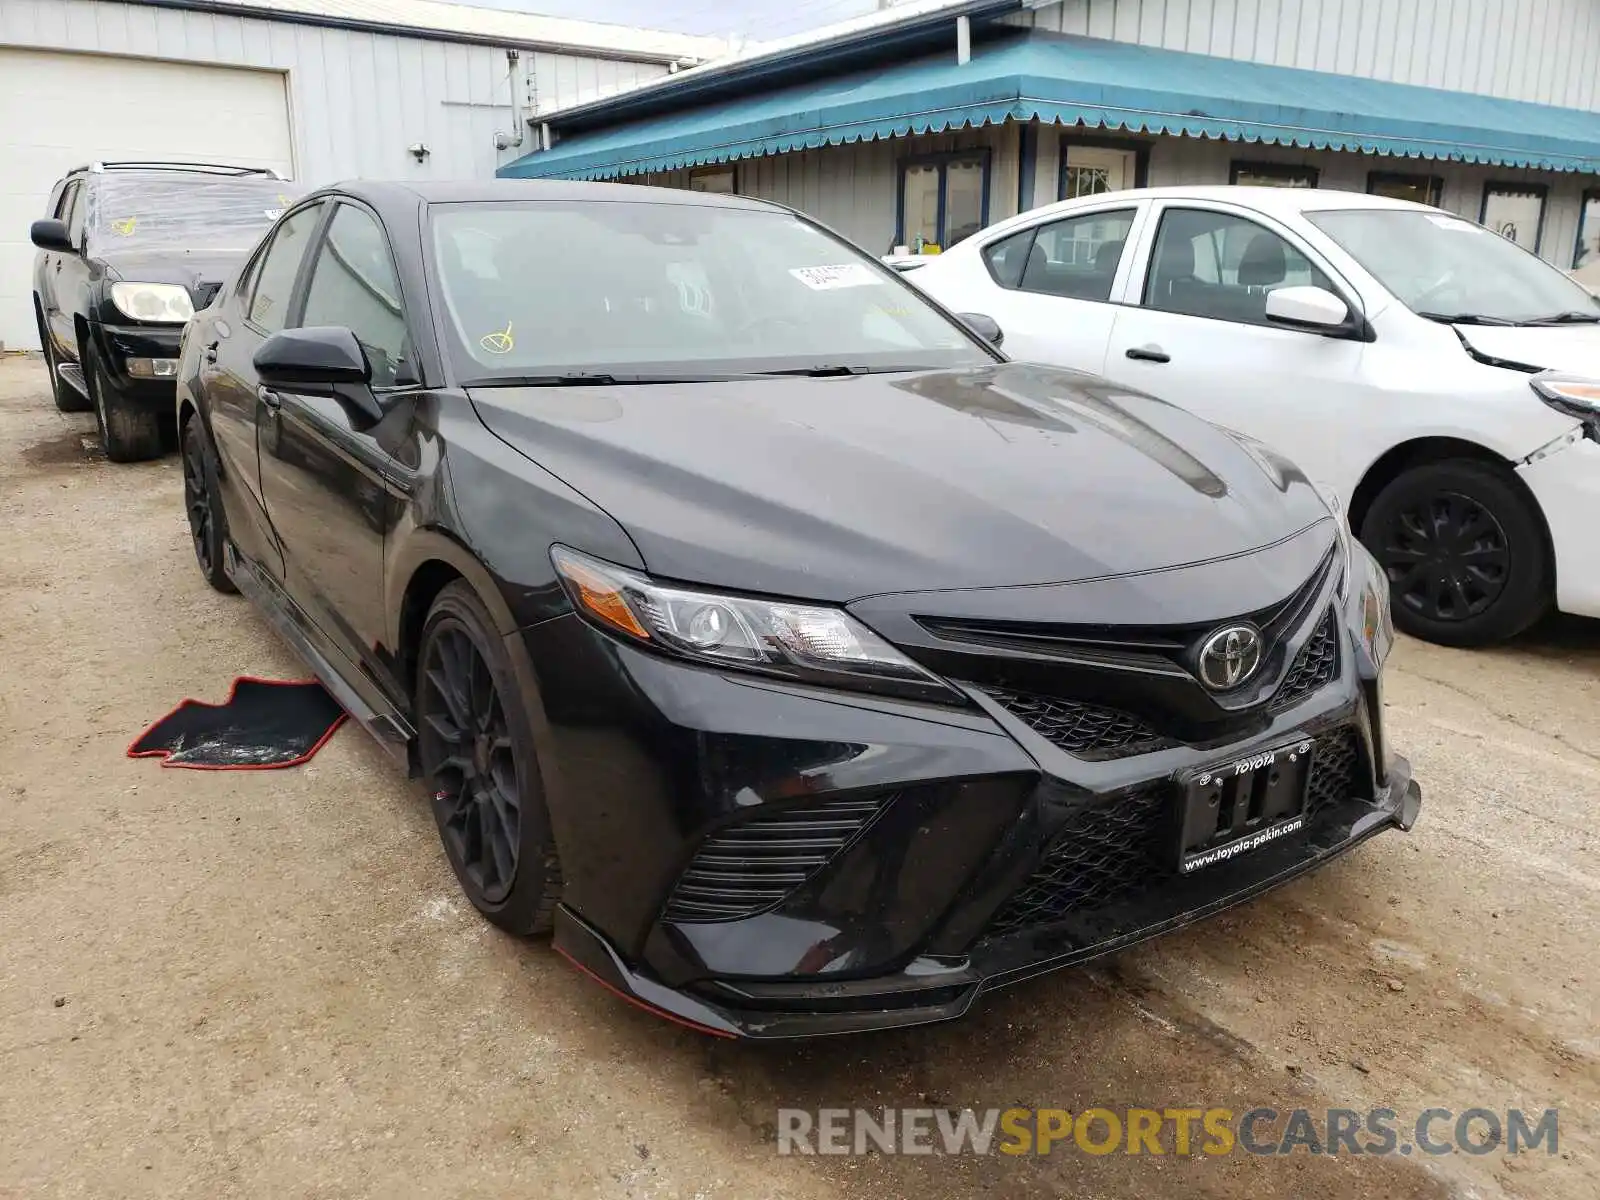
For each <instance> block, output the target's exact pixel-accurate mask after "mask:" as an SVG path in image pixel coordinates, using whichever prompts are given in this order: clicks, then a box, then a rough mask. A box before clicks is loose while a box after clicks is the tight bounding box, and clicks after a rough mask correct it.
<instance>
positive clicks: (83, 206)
mask: <svg viewBox="0 0 1600 1200" xmlns="http://www.w3.org/2000/svg"><path fill="white" fill-rule="evenodd" d="M88 204H89V182H88V180H87V179H85V178H84V177H83V176H81V175H80V176H79V177H78V178H77V179H74V180H72V181H70V182H69V183H68V184H67V186H66V187H65V188H64V189H63V190H62V193H61V202H60V207H61V209H62V212H61V216H60V217H59V218H58V219H59V220H60V221H61V223H62V224H63V225H65V226H66V227H67V238H68V240H69V241H71V242H72V246H73V249H75V250H77V251H78V252H79V253H80V254H81V253H82V252H83V248H84V246H86V245H87V244H88V241H89V238H88V229H89V213H88V211H87V210H88ZM74 221H76V222H77V225H78V228H77V230H76V231H74V230H73V228H72V225H73V222H74Z"/></svg>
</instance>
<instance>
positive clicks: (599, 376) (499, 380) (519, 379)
mask: <svg viewBox="0 0 1600 1200" xmlns="http://www.w3.org/2000/svg"><path fill="white" fill-rule="evenodd" d="M760 378H762V377H761V376H760V375H751V374H748V373H744V372H737V371H735V372H719V373H714V374H707V373H704V372H702V373H700V374H686V373H680V374H629V373H626V372H624V373H622V374H615V373H613V372H610V371H566V372H561V373H557V374H551V375H485V376H484V377H483V378H482V379H468V380H466V381H464V382H463V383H462V384H461V386H462V387H469V388H472V387H477V388H491V387H618V386H623V385H626V384H634V383H723V382H725V381H727V380H731V379H760Z"/></svg>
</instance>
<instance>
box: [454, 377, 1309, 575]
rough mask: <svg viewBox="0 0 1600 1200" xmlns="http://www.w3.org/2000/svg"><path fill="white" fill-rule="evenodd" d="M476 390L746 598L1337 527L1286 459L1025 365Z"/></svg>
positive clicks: (637, 529) (583, 483) (1094, 569)
mask: <svg viewBox="0 0 1600 1200" xmlns="http://www.w3.org/2000/svg"><path fill="white" fill-rule="evenodd" d="M470 394H471V397H472V400H473V402H474V404H475V405H476V407H477V410H478V412H479V414H480V416H481V417H482V419H483V421H484V423H485V424H486V425H487V426H488V427H489V429H490V430H492V431H493V432H494V433H495V434H497V435H498V436H499V437H500V438H501V439H503V440H504V441H505V442H507V443H509V444H510V445H511V446H513V447H514V448H516V449H517V450H519V451H520V452H521V453H522V454H524V455H525V456H526V457H528V458H529V459H531V460H532V461H534V462H536V463H538V464H539V465H540V466H541V467H543V468H545V469H546V470H548V471H550V472H552V473H553V474H555V475H557V476H559V477H560V478H561V479H562V480H564V481H565V482H566V483H567V484H569V485H570V486H571V487H573V488H575V489H577V490H578V491H580V492H582V493H583V494H584V495H586V496H587V497H589V499H590V500H592V501H593V502H594V503H595V504H597V505H599V506H600V507H601V508H603V509H605V510H606V511H607V512H608V513H609V514H610V515H611V516H612V517H614V518H615V519H616V520H617V521H618V522H619V523H620V524H621V525H622V526H623V527H624V528H625V529H626V530H627V531H628V533H629V535H630V536H631V537H632V538H633V541H634V543H635V545H637V546H638V548H639V551H640V553H641V555H642V557H643V560H644V565H645V567H646V568H647V569H648V570H649V571H651V572H652V573H653V574H655V575H657V576H660V577H663V578H671V579H678V580H683V581H688V582H696V583H703V584H712V585H715V586H720V587H726V588H730V589H736V590H740V591H750V592H766V593H770V594H774V595H783V596H795V597H803V598H811V599H818V600H829V601H834V602H843V601H846V600H849V599H852V598H858V597H862V596H867V595H873V594H879V593H884V592H891V591H926V590H943V589H952V588H985V587H1003V586H1008V585H1019V584H1039V583H1054V582H1070V581H1077V580H1087V579H1097V578H1105V577H1107V576H1112V575H1121V574H1127V573H1130V572H1142V571H1149V570H1153V569H1158V568H1164V567H1171V566H1176V565H1180V564H1187V563H1196V562H1203V561H1208V560H1212V559H1217V558H1221V557H1225V556H1229V555H1238V554H1241V553H1244V552H1246V551H1250V550H1254V549H1256V548H1258V547H1261V546H1265V545H1268V544H1271V543H1274V542H1277V541H1280V540H1282V539H1284V538H1286V537H1288V536H1290V535H1292V534H1294V533H1296V532H1298V531H1299V530H1301V529H1304V528H1305V527H1307V526H1308V525H1311V524H1313V523H1315V522H1316V521H1318V520H1321V519H1323V518H1325V517H1326V516H1327V510H1326V508H1325V506H1324V505H1323V502H1322V500H1321V498H1320V497H1319V496H1318V495H1317V494H1316V492H1315V490H1314V489H1313V488H1312V487H1311V486H1310V485H1309V484H1308V483H1307V482H1306V481H1305V479H1304V477H1303V476H1301V475H1300V474H1299V472H1298V471H1295V470H1294V469H1293V468H1292V467H1289V466H1288V465H1287V464H1281V463H1280V462H1279V460H1275V459H1272V458H1271V457H1270V452H1268V453H1267V454H1266V455H1263V454H1261V453H1259V452H1255V451H1251V450H1247V449H1246V448H1245V447H1244V446H1243V445H1241V444H1240V443H1239V442H1238V441H1237V440H1235V439H1234V438H1233V437H1231V436H1229V435H1228V434H1227V433H1225V432H1223V431H1222V430H1220V429H1218V428H1217V427H1216V426H1214V425H1210V424H1207V423H1206V422H1204V421H1201V420H1199V419H1198V418H1196V417H1193V416H1191V415H1189V414H1187V413H1185V412H1183V411H1181V410H1180V409H1178V408H1176V407H1174V406H1172V405H1170V404H1167V403H1165V402H1163V401H1160V400H1156V399H1154V398H1153V397H1150V396H1146V395H1143V394H1140V393H1136V392H1132V391H1129V390H1127V389H1125V388H1121V387H1118V386H1116V385H1113V384H1111V383H1109V382H1107V381H1105V380H1102V379H1099V378H1096V377H1093V376H1086V375H1081V374H1077V373H1075V372H1070V371H1062V370H1057V369H1054V368H1047V367H1039V366H1035V365H1031V364H1024V363H1003V364H995V365H993V366H991V367H984V368H977V369H971V370H961V371H932V372H917V373H907V374H896V375H865V376H856V377H852V378H837V379H833V378H829V379H810V378H772V379H763V380H757V381H743V382H718V383H696V384H646V385H633V386H611V387H571V388H559V387H557V388H510V387H507V388H474V389H472V390H471V393H470ZM579 548H580V549H581V548H582V547H579Z"/></svg>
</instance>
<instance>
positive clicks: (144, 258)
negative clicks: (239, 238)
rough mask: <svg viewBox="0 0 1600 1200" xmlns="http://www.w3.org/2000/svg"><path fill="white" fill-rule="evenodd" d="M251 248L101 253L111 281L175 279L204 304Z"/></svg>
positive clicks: (230, 275)
mask: <svg viewBox="0 0 1600 1200" xmlns="http://www.w3.org/2000/svg"><path fill="white" fill-rule="evenodd" d="M249 253H250V252H249V251H248V250H192V251H191V250H127V251H122V252H111V253H101V254H99V255H98V256H97V257H98V258H99V259H100V261H101V262H102V263H104V264H105V274H106V279H107V281H108V282H116V281H118V280H125V281H128V282H131V283H176V284H181V285H182V286H183V287H185V288H188V289H189V298H190V299H191V300H192V301H193V302H194V306H195V308H197V309H199V308H204V307H205V306H206V305H207V304H209V303H210V302H211V298H212V297H213V296H215V295H216V293H217V289H218V288H219V287H221V286H222V285H223V284H224V283H226V282H227V281H228V280H229V279H231V278H232V277H233V275H234V273H235V272H236V271H238V269H239V268H240V266H242V265H243V263H244V260H245V257H246V256H247V255H248V254H249Z"/></svg>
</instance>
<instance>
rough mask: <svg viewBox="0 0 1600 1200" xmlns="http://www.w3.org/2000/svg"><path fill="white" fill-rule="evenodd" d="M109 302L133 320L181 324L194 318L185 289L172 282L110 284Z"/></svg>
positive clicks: (192, 306)
mask: <svg viewBox="0 0 1600 1200" xmlns="http://www.w3.org/2000/svg"><path fill="white" fill-rule="evenodd" d="M111 303H113V304H115V305H116V306H117V308H118V310H119V311H120V312H121V313H122V314H123V315H124V316H128V317H132V318H133V319H134V320H135V321H153V322H160V323H162V324H167V325H182V324H184V323H185V322H186V321H188V319H189V318H190V317H192V316H194V301H192V300H191V299H190V298H189V290H188V289H187V288H184V287H180V286H179V285H178V284H175V283H113V284H112V285H111Z"/></svg>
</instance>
